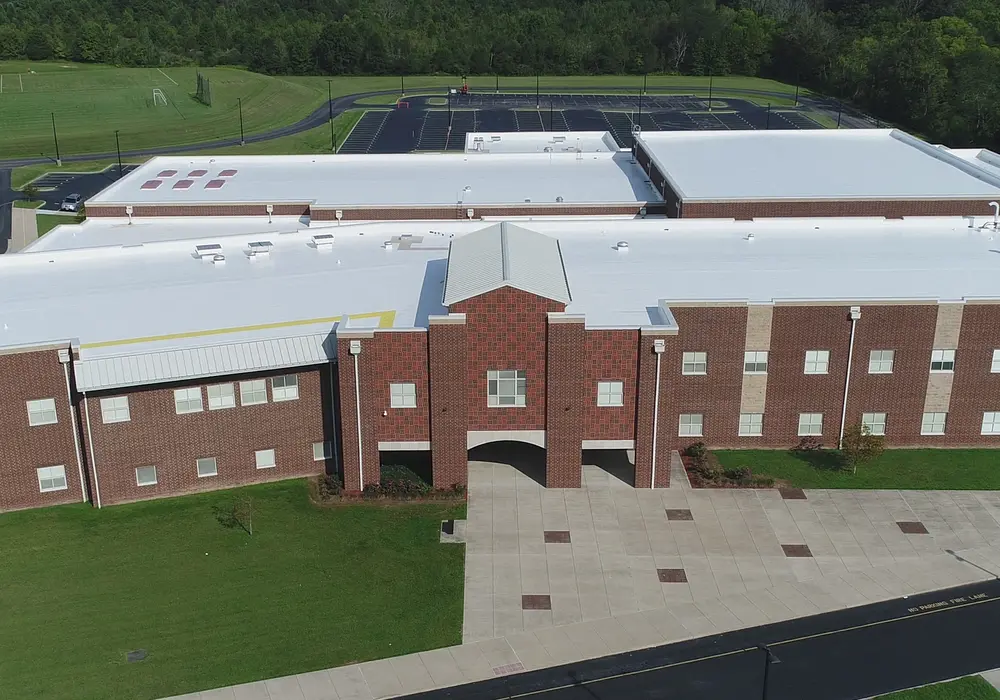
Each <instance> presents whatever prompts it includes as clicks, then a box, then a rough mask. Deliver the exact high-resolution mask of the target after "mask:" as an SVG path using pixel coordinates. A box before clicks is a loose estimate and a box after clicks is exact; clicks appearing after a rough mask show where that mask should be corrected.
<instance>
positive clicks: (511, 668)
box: [493, 661, 524, 676]
mask: <svg viewBox="0 0 1000 700" xmlns="http://www.w3.org/2000/svg"><path fill="white" fill-rule="evenodd" d="M523 670H524V664H522V663H521V662H520V661H515V662H514V663H512V664H503V665H502V666H494V667H493V675H494V676H509V675H510V674H512V673H520V672H521V671H523Z"/></svg>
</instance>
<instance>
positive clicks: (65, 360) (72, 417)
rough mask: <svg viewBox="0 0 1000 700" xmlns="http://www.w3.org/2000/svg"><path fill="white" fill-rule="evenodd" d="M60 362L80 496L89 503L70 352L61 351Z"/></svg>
mask: <svg viewBox="0 0 1000 700" xmlns="http://www.w3.org/2000/svg"><path fill="white" fill-rule="evenodd" d="M59 362H61V363H62V366H63V376H65V377H66V400H67V401H68V402H69V421H70V425H71V426H72V427H73V448H74V450H75V451H76V470H77V471H78V472H79V473H80V496H81V497H82V498H83V502H84V503H86V502H87V500H88V499H87V486H86V484H84V479H83V455H82V454H81V453H80V433H79V428H78V426H77V424H76V409H75V408H73V392H72V390H71V389H70V385H69V362H70V354H69V350H60V351H59Z"/></svg>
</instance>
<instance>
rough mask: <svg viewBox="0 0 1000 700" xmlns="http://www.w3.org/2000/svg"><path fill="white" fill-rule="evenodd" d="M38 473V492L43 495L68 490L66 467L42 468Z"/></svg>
mask: <svg viewBox="0 0 1000 700" xmlns="http://www.w3.org/2000/svg"><path fill="white" fill-rule="evenodd" d="M35 471H36V472H37V473H38V490H39V491H41V492H42V493H48V492H49V491H65V490H66V467H64V466H62V465H59V466H55V467H40V468H38V469H36V470H35Z"/></svg>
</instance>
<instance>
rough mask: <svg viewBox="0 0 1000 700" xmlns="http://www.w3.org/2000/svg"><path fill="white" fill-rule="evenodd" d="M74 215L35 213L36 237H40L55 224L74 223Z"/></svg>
mask: <svg viewBox="0 0 1000 700" xmlns="http://www.w3.org/2000/svg"><path fill="white" fill-rule="evenodd" d="M76 223H77V221H76V217H75V216H61V215H59V214H42V213H41V212H39V213H37V214H35V225H36V226H37V227H38V237H39V238H41V237H42V236H44V235H45V234H46V233H48V232H49V231H51V230H52V229H54V228H55V227H56V226H62V225H63V224H74V225H75V224H76Z"/></svg>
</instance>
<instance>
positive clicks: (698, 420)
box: [677, 413, 704, 437]
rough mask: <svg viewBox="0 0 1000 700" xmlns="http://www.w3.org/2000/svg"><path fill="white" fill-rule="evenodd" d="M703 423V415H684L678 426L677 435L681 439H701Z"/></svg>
mask: <svg viewBox="0 0 1000 700" xmlns="http://www.w3.org/2000/svg"><path fill="white" fill-rule="evenodd" d="M703 422H704V420H703V416H702V414H701V413H682V414H681V417H680V422H679V424H678V426H677V435H678V436H679V437H701V428H702V423H703Z"/></svg>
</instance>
